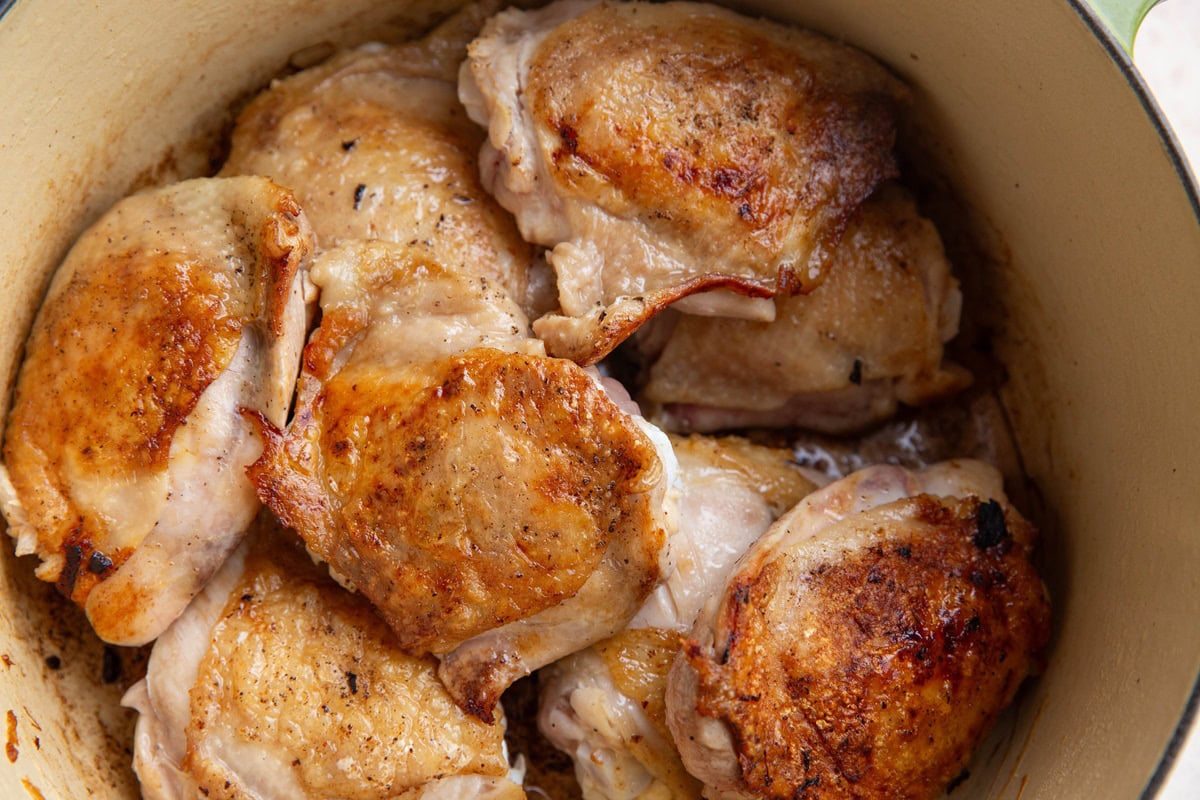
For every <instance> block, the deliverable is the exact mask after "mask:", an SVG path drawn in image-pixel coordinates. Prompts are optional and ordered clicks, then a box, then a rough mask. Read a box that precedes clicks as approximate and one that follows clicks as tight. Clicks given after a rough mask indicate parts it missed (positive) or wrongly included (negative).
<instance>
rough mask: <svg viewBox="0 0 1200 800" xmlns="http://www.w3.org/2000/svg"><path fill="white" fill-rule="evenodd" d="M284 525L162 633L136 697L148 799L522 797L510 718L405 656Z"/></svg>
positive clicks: (237, 558)
mask: <svg viewBox="0 0 1200 800" xmlns="http://www.w3.org/2000/svg"><path fill="white" fill-rule="evenodd" d="M273 527H274V521H273V520H268V519H266V518H264V519H263V521H262V525H261V528H260V529H259V530H256V531H255V533H254V534H253V536H252V539H251V541H249V542H247V545H248V546H247V547H243V548H239V550H238V551H237V552H236V553H235V555H234V556H233V557H232V558H230V559H229V562H228V563H227V564H226V566H225V567H224V568H223V569H222V570H221V572H220V573H218V575H217V576H216V577H215V578H214V579H213V581H212V582H211V583H210V584H209V586H208V587H207V588H206V589H205V590H204V592H203V593H202V594H201V595H199V596H198V597H197V598H196V601H195V602H194V603H193V604H192V605H191V606H190V607H189V608H188V610H187V611H186V612H185V613H184V615H183V616H182V617H180V618H179V619H178V620H177V621H176V622H175V624H174V625H172V626H171V627H170V628H169V629H168V630H167V632H166V633H165V634H164V635H163V636H162V638H160V639H159V640H158V642H156V643H155V646H154V651H153V653H152V654H151V657H150V663H149V667H148V669H147V674H146V678H145V679H144V680H142V681H140V682H139V683H137V684H135V685H134V686H133V687H132V688H131V689H130V691H129V692H128V694H127V695H126V697H125V700H124V703H125V704H126V705H128V706H131V707H133V708H135V709H137V710H138V712H139V713H140V716H139V718H138V723H137V730H136V735H135V745H134V768H135V770H136V771H137V774H138V778H139V780H140V782H141V785H142V796H143V797H144V798H146V800H193V799H194V798H197V797H207V798H210V799H211V800H216V799H217V798H222V799H223V800H251V798H253V799H254V800H259V799H261V800H270V799H271V798H295V800H325V799H326V798H339V799H340V800H398V799H399V798H408V799H411V800H417V799H418V798H422V799H423V800H435V798H444V799H445V800H449V799H450V798H462V797H482V798H490V799H491V800H519V798H523V797H524V796H525V793H524V791H523V790H522V789H521V786H520V780H519V774H514V773H513V770H511V769H510V767H509V763H508V757H507V753H506V751H505V746H504V723H503V720H502V718H501V719H498V720H497V722H495V723H493V724H486V723H483V722H480V721H479V720H477V719H475V718H474V717H471V716H468V715H467V714H464V713H463V712H462V710H461V709H459V708H458V706H457V705H455V703H454V701H453V700H452V699H451V698H450V696H449V695H448V694H447V693H446V690H445V688H444V687H443V686H442V684H441V682H440V681H439V680H438V678H437V674H436V669H437V662H436V661H434V660H433V659H430V658H415V657H413V656H410V655H407V654H406V653H404V652H403V651H402V650H401V648H400V647H399V644H398V643H397V642H396V640H395V636H394V634H393V633H392V632H391V630H390V629H389V628H388V627H387V625H385V624H384V623H383V621H382V620H381V619H379V617H378V616H377V615H376V614H375V612H374V610H373V609H372V608H371V606H370V604H369V603H367V602H366V601H365V600H364V599H363V598H361V597H357V596H355V595H352V594H350V593H349V592H347V591H346V590H345V589H343V588H341V587H340V586H338V585H337V584H336V583H334V582H333V581H332V580H330V578H329V577H328V575H326V574H325V573H324V571H323V570H321V569H319V568H318V567H316V566H314V565H313V563H312V562H311V561H310V560H309V559H308V558H307V557H306V556H305V554H304V550H303V547H302V546H301V544H300V543H299V541H298V540H296V539H295V538H294V537H292V536H290V535H288V534H286V533H284V532H281V531H275V530H272V528H273ZM497 716H498V717H499V714H498V715H497ZM514 778H515V779H516V780H514Z"/></svg>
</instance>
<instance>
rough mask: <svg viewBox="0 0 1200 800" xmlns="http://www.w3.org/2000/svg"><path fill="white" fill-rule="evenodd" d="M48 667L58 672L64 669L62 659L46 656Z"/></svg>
mask: <svg viewBox="0 0 1200 800" xmlns="http://www.w3.org/2000/svg"><path fill="white" fill-rule="evenodd" d="M46 666H47V667H48V668H49V669H52V670H54V671H56V672H57V671H58V670H60V669H62V659H61V658H59V657H58V656H55V655H49V656H46Z"/></svg>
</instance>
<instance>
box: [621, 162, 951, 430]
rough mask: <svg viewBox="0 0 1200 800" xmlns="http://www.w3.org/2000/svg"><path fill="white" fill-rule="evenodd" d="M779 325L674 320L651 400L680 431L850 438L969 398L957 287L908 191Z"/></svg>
mask: <svg viewBox="0 0 1200 800" xmlns="http://www.w3.org/2000/svg"><path fill="white" fill-rule="evenodd" d="M775 305H776V317H775V321H774V322H753V321H748V320H735V319H715V318H710V317H697V316H690V315H686V314H674V313H670V314H664V315H663V316H662V317H659V318H658V319H656V320H654V322H652V323H651V326H660V327H663V328H664V329H665V330H666V329H669V333H666V334H665V339H666V343H665V345H664V344H662V339H663V338H664V331H663V330H660V331H647V332H646V334H645V340H644V341H645V342H647V343H649V342H653V341H655V340H658V344H656V345H655V346H656V347H660V348H661V352H660V353H659V354H658V355H657V357H656V358H655V359H654V362H653V366H652V367H651V369H650V373H649V380H648V382H647V384H646V386H645V388H644V390H643V395H642V396H643V398H644V399H645V400H646V401H648V402H650V403H652V404H661V405H662V406H663V412H664V413H663V414H662V419H663V422H664V424H665V425H666V426H667V427H668V428H672V429H675V430H684V431H688V430H698V431H708V430H717V429H722V428H736V427H752V426H800V427H804V428H808V429H810V430H817V431H821V432H825V433H850V432H853V431H857V430H861V429H862V428H864V427H866V426H868V425H870V424H872V423H876V422H879V421H881V420H883V419H886V418H887V417H890V416H891V415H892V414H894V413H895V410H896V404H897V401H899V402H902V403H906V404H909V405H921V404H924V403H928V402H930V401H932V400H936V399H940V398H943V397H945V396H946V395H948V394H951V393H953V392H955V391H958V390H960V389H962V388H964V387H965V386H966V385H967V384H968V383H969V382H970V375H969V374H968V373H967V372H966V370H964V369H962V368H961V367H959V366H957V365H956V364H953V363H948V362H945V361H944V360H943V356H942V345H943V343H944V342H947V341H949V340H950V339H951V338H953V336H954V335H955V334H956V333H957V332H958V320H959V311H960V308H961V305H962V298H961V293H960V292H959V289H958V281H956V280H955V279H954V277H953V276H952V275H951V273H950V264H949V262H948V261H947V259H946V256H945V253H944V252H943V250H942V243H941V239H940V238H939V236H938V234H937V230H936V229H935V228H934V227H933V224H932V223H931V222H929V221H928V220H927V219H925V218H923V217H921V216H920V215H919V214H918V213H917V210H916V207H915V205H914V204H913V201H912V199H911V198H910V197H909V196H908V194H907V193H906V192H904V190H902V189H900V188H899V187H898V186H890V185H889V186H885V187H882V188H881V189H880V191H879V192H878V193H876V194H875V195H874V196H873V197H871V198H870V199H869V200H867V201H866V202H865V203H864V204H863V205H862V206H860V207H859V210H858V212H857V214H855V216H854V217H853V218H852V219H851V221H850V224H849V226H848V227H847V229H846V234H845V236H844V238H843V239H842V242H841V244H840V245H838V247H837V248H836V249H835V250H834V252H833V255H832V257H831V260H830V267H829V276H828V277H827V278H826V280H825V282H824V283H822V284H821V285H820V286H819V287H818V288H817V289H816V290H814V291H813V292H812V293H811V294H807V295H799V296H796V297H777V298H776V299H775Z"/></svg>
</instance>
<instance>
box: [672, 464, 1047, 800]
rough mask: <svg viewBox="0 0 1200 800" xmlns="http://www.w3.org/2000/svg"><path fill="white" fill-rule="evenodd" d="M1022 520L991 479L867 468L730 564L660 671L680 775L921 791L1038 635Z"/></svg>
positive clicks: (823, 788) (964, 471)
mask: <svg viewBox="0 0 1200 800" xmlns="http://www.w3.org/2000/svg"><path fill="white" fill-rule="evenodd" d="M1034 538H1035V531H1034V529H1033V526H1032V525H1030V524H1029V523H1028V522H1027V521H1025V520H1024V519H1023V518H1022V517H1021V515H1020V514H1019V513H1017V511H1016V510H1015V509H1013V508H1012V507H1011V506H1010V505H1009V504H1008V502H1007V500H1006V499H1005V496H1004V492H1003V489H1002V487H1001V481H1000V477H999V473H997V472H996V470H995V469H993V468H992V467H990V466H987V465H985V464H983V463H982V462H975V461H951V462H944V463H942V464H938V465H935V466H933V467H930V468H929V469H926V470H924V471H922V472H918V473H911V472H908V471H906V470H903V469H901V468H899V467H885V466H879V467H868V468H867V469H865V470H861V471H859V472H856V473H854V474H852V475H850V476H849V477H847V478H844V479H842V480H840V481H837V482H835V483H832V484H830V485H829V486H827V487H825V488H824V489H822V490H820V491H818V492H816V493H814V494H811V495H809V496H808V497H807V498H805V499H804V500H803V501H801V502H800V504H799V505H797V506H796V508H795V509H794V510H792V511H790V512H788V513H787V514H785V515H784V516H783V517H781V518H780V519H779V520H778V521H777V522H776V523H775V525H774V526H772V528H771V529H770V530H769V531H768V532H767V533H766V534H764V535H763V537H762V538H761V539H759V541H758V542H757V543H756V544H755V545H754V546H753V547H752V548H751V550H750V551H749V552H748V553H747V554H746V556H745V558H743V559H742V561H740V562H739V564H738V566H737V568H736V570H735V571H734V573H733V575H732V577H731V578H730V579H729V583H728V585H727V586H726V587H725V589H724V590H723V591H722V592H720V593H719V594H718V595H717V596H716V597H715V598H714V599H713V600H712V601H710V602H709V603H708V604H707V605H706V606H705V609H704V611H703V612H702V613H701V616H700V619H699V620H698V621H697V623H696V626H695V628H694V629H693V630H692V634H691V637H690V638H689V639H688V642H687V644H686V646H685V648H684V651H683V652H682V653H681V654H680V655H679V656H678V657H677V658H676V661H675V664H674V666H673V667H672V669H671V673H670V675H669V678H668V692H667V701H666V704H667V722H668V724H669V726H670V729H671V732H672V734H673V735H674V737H675V741H676V742H677V743H678V745H679V747H680V753H681V754H682V756H683V761H684V763H685V764H686V765H687V767H688V770H689V771H690V772H691V773H692V774H693V775H695V776H696V777H698V778H700V779H701V780H702V781H704V783H705V784H706V787H707V788H706V791H707V792H708V795H709V796H711V797H722V798H794V797H819V798H852V797H893V798H930V797H934V796H936V795H937V794H938V793H939V792H940V791H941V790H942V789H943V788H944V787H945V785H946V784H947V782H948V781H950V780H951V779H952V778H953V777H954V776H955V775H957V774H958V773H959V772H960V771H961V770H962V768H963V766H964V764H965V763H966V762H967V759H968V757H969V756H970V754H971V751H972V750H973V749H974V748H975V747H976V745H978V743H979V741H980V740H981V738H982V737H983V735H984V733H985V732H986V731H987V729H988V728H989V727H990V726H991V724H992V722H993V721H994V720H995V718H996V716H997V715H998V714H999V713H1000V711H1001V709H1003V708H1004V706H1006V705H1007V704H1008V703H1009V702H1010V701H1011V700H1012V697H1013V694H1014V693H1015V692H1016V690H1017V687H1018V686H1019V685H1020V683H1021V681H1022V680H1023V679H1024V678H1025V677H1026V676H1027V675H1030V674H1033V673H1035V672H1037V671H1038V670H1039V668H1040V664H1041V658H1042V651H1043V649H1044V648H1045V646H1046V644H1047V640H1048V638H1049V634H1050V607H1049V603H1048V600H1047V596H1046V590H1045V587H1044V586H1043V585H1042V582H1041V580H1040V579H1039V578H1038V576H1037V573H1036V572H1035V570H1034V568H1033V566H1032V564H1031V563H1030V561H1029V557H1030V551H1031V550H1032V548H1033V543H1034Z"/></svg>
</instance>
